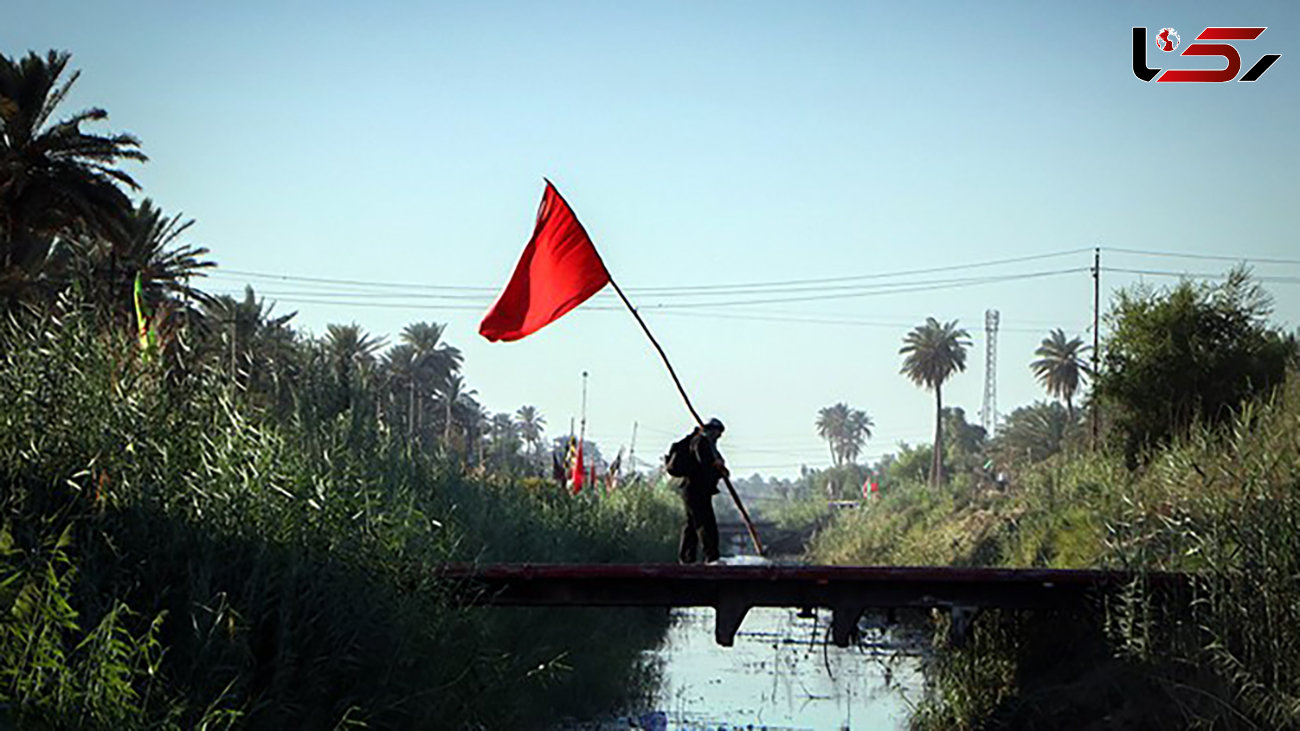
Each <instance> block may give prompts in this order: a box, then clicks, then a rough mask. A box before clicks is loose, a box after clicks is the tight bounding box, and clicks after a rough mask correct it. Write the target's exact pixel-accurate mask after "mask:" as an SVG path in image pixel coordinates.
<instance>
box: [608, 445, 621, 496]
mask: <svg viewBox="0 0 1300 731" xmlns="http://www.w3.org/2000/svg"><path fill="white" fill-rule="evenodd" d="M622 464H623V448H622V447H619V448H618V456H616V457H614V461H613V462H612V463H611V464H610V465H609V473H608V474H606V475H605V485H606V489H608V490H613V489H614V488H615V487H618V468H619V466H620V465H622Z"/></svg>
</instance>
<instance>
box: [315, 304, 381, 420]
mask: <svg viewBox="0 0 1300 731" xmlns="http://www.w3.org/2000/svg"><path fill="white" fill-rule="evenodd" d="M384 340H385V338H382V337H379V338H376V337H372V336H371V335H370V334H369V333H367V332H366V331H364V330H362V329H361V326H360V325H358V324H356V323H355V322H354V323H352V324H351V325H327V326H326V329H325V339H324V341H323V342H322V345H323V346H324V348H325V353H326V356H327V357H328V358H329V360H330V364H331V366H332V368H333V370H334V376H335V378H336V379H337V382H338V383H339V384H340V385H341V386H342V387H343V391H344V393H345V394H347V398H348V403H349V404H351V403H352V402H353V398H352V397H353V391H354V386H356V387H364V385H365V382H366V379H367V377H368V376H369V375H370V372H371V369H372V368H373V367H374V365H375V353H377V352H379V350H380V349H381V348H383V347H384ZM354 375H355V376H356V381H355V382H354V380H353V376H354Z"/></svg>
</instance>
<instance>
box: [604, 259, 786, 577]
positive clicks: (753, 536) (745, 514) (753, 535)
mask: <svg viewBox="0 0 1300 731" xmlns="http://www.w3.org/2000/svg"><path fill="white" fill-rule="evenodd" d="M605 273H606V276H608V277H609V283H610V285H611V286H612V287H613V288H614V291H615V292H617V293H618V296H619V299H621V300H623V304H625V305H627V309H628V311H629V312H631V313H632V317H635V318H636V321H637V324H639V325H640V326H641V329H642V330H643V331H644V332H645V336H646V337H647V338H649V339H650V344H651V345H653V346H655V350H656V351H658V352H659V358H660V359H661V360H663V362H664V365H665V366H666V367H667V368H668V375H670V376H672V377H673V383H674V384H676V385H677V392H678V393H680V394H681V395H682V401H685V402H686V408H687V409H688V410H689V411H690V412H691V416H692V417H694V418H695V423H696V424H698V425H699V426H700V429H703V428H704V420H703V419H701V418H700V413H699V412H698V411H696V410H695V406H694V405H692V404H691V397H690V396H687V395H686V389H685V388H683V387H682V382H681V379H679V378H678V377H677V371H675V370H673V364H672V363H670V362H669V361H668V355H667V354H666V353H664V349H663V348H662V347H660V345H659V341H658V340H655V336H654V334H653V333H651V332H650V327H649V326H647V325H646V324H645V320H643V319H641V313H639V312H637V311H636V308H635V307H633V306H632V303H631V302H630V301H629V300H628V298H627V295H625V294H623V290H622V288H620V287H619V286H618V282H615V281H614V277H613V276H611V275H609V270H608V269H606V270H605ZM722 481H723V482H725V483H726V485H727V492H729V493H731V499H732V500H733V501H734V502H735V503H736V507H737V508H738V509H739V510H740V517H741V518H744V520H745V528H746V529H748V530H749V538H750V540H752V541H753V542H754V549H755V550H757V551H758V555H760V556H762V555H763V543H762V541H760V540H758V531H757V530H755V529H754V521H752V520H750V519H749V511H747V510H745V504H744V503H742V502H740V495H738V494H736V488H735V487H733V486H732V484H731V478H730V477H728V476H726V475H723V477H722Z"/></svg>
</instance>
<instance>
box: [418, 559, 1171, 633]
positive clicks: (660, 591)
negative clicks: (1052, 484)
mask: <svg viewBox="0 0 1300 731" xmlns="http://www.w3.org/2000/svg"><path fill="white" fill-rule="evenodd" d="M439 571H440V574H439V575H440V577H441V579H442V580H444V581H450V582H455V583H456V584H457V585H459V586H460V587H461V588H462V589H463V590H464V592H463V594H462V596H463V597H464V598H465V600H466V601H467V602H468V603H470V604H477V605H484V606H591V607H630V606H652V607H656V606H657V607H713V609H714V612H715V624H714V638H715V640H716V641H717V643H718V644H719V645H722V646H724V647H730V646H731V645H732V643H733V642H734V641H735V636H736V631H737V630H738V629H739V628H740V624H741V622H742V621H744V618H745V614H746V613H748V612H749V610H750V609H751V608H753V607H793V608H799V609H811V608H815V607H816V608H825V609H829V610H831V612H832V615H831V639H832V641H833V642H834V643H835V644H836V645H837V646H839V647H847V646H848V644H849V643H850V641H851V640H852V638H853V637H854V635H855V633H856V631H857V626H858V621H859V619H860V618H861V616H862V613H863V612H864V611H865V610H867V609H893V608H902V607H913V608H936V609H941V610H945V611H948V612H950V613H951V615H952V620H953V621H952V623H951V627H952V629H951V632H952V633H953V636H954V638H956V639H960V638H961V637H963V636H964V635H965V632H966V630H967V628H968V627H969V626H970V622H971V621H973V620H974V618H975V616H976V615H977V614H978V613H979V612H980V611H982V610H984V609H989V608H1005V609H1071V608H1083V607H1086V606H1088V604H1089V602H1091V601H1094V600H1096V599H1099V598H1101V597H1104V596H1106V595H1107V594H1110V593H1113V592H1116V591H1118V590H1120V589H1122V588H1124V587H1126V586H1128V585H1130V584H1131V583H1132V582H1133V581H1134V580H1138V579H1141V580H1143V581H1145V582H1147V583H1148V585H1149V586H1152V587H1153V588H1156V589H1158V590H1161V591H1175V592H1176V591H1179V590H1181V589H1182V588H1183V587H1185V586H1186V584H1187V577H1186V576H1184V575H1182V574H1172V573H1156V572H1152V573H1144V574H1137V573H1134V572H1126V571H1102V570H1076V569H991V568H948V567H893V566H783V565H775V564H765V565H741V566H737V565H720V564H719V565H708V566H701V565H689V566H679V565H676V564H639V565H626V564H601V565H571V564H497V565H481V566H475V565H470V564H454V565H446V566H443V567H441V568H440V569H439Z"/></svg>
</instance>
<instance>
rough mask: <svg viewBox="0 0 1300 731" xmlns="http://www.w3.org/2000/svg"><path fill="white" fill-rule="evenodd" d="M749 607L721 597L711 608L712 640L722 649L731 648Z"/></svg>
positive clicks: (743, 603) (740, 602)
mask: <svg viewBox="0 0 1300 731" xmlns="http://www.w3.org/2000/svg"><path fill="white" fill-rule="evenodd" d="M749 608H750V605H749V604H747V603H745V602H742V601H737V600H735V599H730V598H727V597H723V598H721V599H719V600H718V603H717V604H716V605H715V606H714V607H713V612H714V615H713V639H714V640H716V641H717V643H718V644H719V645H722V646H723V647H731V646H732V645H734V644H735V643H736V632H737V631H739V630H740V623H741V622H743V621H745V615H746V614H749Z"/></svg>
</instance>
